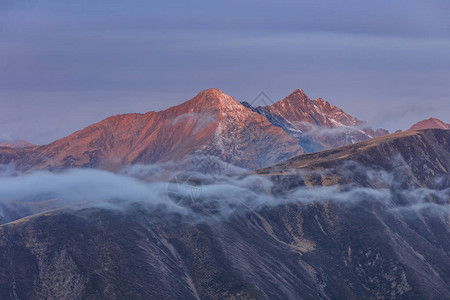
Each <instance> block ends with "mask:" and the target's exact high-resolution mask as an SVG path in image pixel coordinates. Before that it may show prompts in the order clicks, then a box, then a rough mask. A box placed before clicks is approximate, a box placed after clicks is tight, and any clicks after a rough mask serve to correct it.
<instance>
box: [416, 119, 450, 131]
mask: <svg viewBox="0 0 450 300" xmlns="http://www.w3.org/2000/svg"><path fill="white" fill-rule="evenodd" d="M433 128H436V129H450V124H447V123H444V122H442V121H441V120H439V119H436V118H429V119H426V120H422V121H420V122H417V123H416V124H414V125H413V126H411V127H410V128H409V130H418V129H433Z"/></svg>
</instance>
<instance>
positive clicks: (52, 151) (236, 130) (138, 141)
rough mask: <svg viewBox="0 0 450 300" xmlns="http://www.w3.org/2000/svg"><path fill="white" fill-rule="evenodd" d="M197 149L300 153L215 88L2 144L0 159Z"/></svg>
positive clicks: (250, 162) (89, 160)
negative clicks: (23, 142)
mask: <svg viewBox="0 0 450 300" xmlns="http://www.w3.org/2000/svg"><path fill="white" fill-rule="evenodd" d="M193 152H200V153H201V154H205V155H215V156H218V157H220V158H222V159H224V160H226V161H229V162H231V163H233V164H236V165H239V166H243V167H248V168H258V167H262V166H267V165H270V164H273V163H275V162H277V161H280V160H283V159H286V158H288V157H292V156H293V155H295V154H298V153H302V152H303V150H302V148H301V147H300V146H299V145H298V143H297V141H296V140H295V139H294V138H292V137H291V136H290V135H289V134H288V133H286V132H284V131H283V130H282V129H281V128H278V127H275V126H273V125H272V124H271V123H270V122H269V121H268V120H267V119H266V118H264V117H263V116H261V115H259V114H257V113H254V112H253V111H251V110H249V109H247V108H245V107H244V106H242V105H241V104H240V103H239V102H237V101H236V100H235V99H233V98H232V97H230V96H228V95H226V94H224V93H223V92H222V91H220V90H218V89H210V90H205V91H203V92H201V93H199V94H198V95H197V96H196V97H194V98H193V99H191V100H189V101H187V102H185V103H183V104H181V105H178V106H174V107H171V108H169V109H167V110H164V111H160V112H153V111H152V112H148V113H146V114H125V115H117V116H113V117H110V118H107V119H105V120H103V121H101V122H99V123H97V124H94V125H91V126H89V127H87V128H85V129H83V130H80V131H77V132H75V133H74V134H72V135H70V136H68V137H65V138H62V139H60V140H57V141H55V142H53V143H51V144H48V145H44V146H35V147H28V148H24V149H17V150H12V149H5V148H0V163H3V164H5V163H11V162H13V163H14V164H15V165H16V166H18V167H19V168H22V169H30V168H44V169H59V168H72V167H95V168H103V169H109V170H117V169H119V168H121V167H124V166H127V165H130V164H135V163H157V162H165V161H171V160H173V161H176V160H181V159H184V158H186V157H187V156H189V155H192V154H193Z"/></svg>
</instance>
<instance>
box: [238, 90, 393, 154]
mask: <svg viewBox="0 0 450 300" xmlns="http://www.w3.org/2000/svg"><path fill="white" fill-rule="evenodd" d="M243 104H244V105H245V106H247V107H249V108H251V109H252V110H253V111H255V112H258V113H260V114H262V115H264V116H265V117H266V118H267V119H268V120H269V121H271V122H272V124H274V125H276V126H279V127H281V128H283V129H284V130H285V131H286V132H288V133H290V134H291V135H292V136H294V137H295V138H296V139H297V140H298V142H299V144H300V145H301V146H302V147H303V148H304V150H305V151H306V152H315V151H320V150H324V149H330V148H335V147H339V146H344V145H348V144H352V143H356V142H360V141H364V140H367V139H370V138H373V137H377V136H381V135H385V134H388V133H389V132H388V131H387V130H385V129H377V130H373V129H372V128H370V127H369V126H368V124H367V123H366V122H364V121H361V120H358V119H357V118H355V117H352V116H351V115H349V114H347V113H345V112H344V111H343V110H342V109H340V108H339V107H337V106H334V105H331V104H330V103H329V102H327V101H324V100H323V99H322V98H318V99H315V100H311V99H310V98H309V97H308V96H307V95H306V94H305V92H304V91H303V90H301V89H297V90H295V91H294V92H292V93H291V94H290V95H289V96H287V97H286V98H284V99H282V100H280V101H278V102H276V103H274V104H271V105H266V106H263V107H261V106H259V107H253V106H252V105H250V104H249V103H247V102H244V103H243Z"/></svg>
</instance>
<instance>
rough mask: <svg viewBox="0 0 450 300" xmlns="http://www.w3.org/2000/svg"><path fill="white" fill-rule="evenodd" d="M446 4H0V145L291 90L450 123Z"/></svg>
mask: <svg viewBox="0 0 450 300" xmlns="http://www.w3.org/2000/svg"><path fill="white" fill-rule="evenodd" d="M449 11H450V2H448V1H417V0H408V1H403V0H399V1H371V2H368V1H356V0H351V1H345V2H341V1H266V0H259V1H234V0H229V1H144V0H141V1H136V0H129V1H106V0H96V1H86V0H79V1H68V0H33V1H31V0H29V1H26V0H25V1H10V0H5V1H0V140H9V139H25V140H28V141H30V142H33V143H38V144H42V143H48V142H50V141H52V140H54V139H57V138H61V137H63V136H65V135H68V134H70V133H71V132H73V131H76V130H78V129H81V128H83V127H85V126H87V125H89V124H91V123H94V122H98V121H100V120H102V119H104V118H106V117H108V116H110V115H114V114H118V113H127V112H147V111H150V110H161V109H165V108H167V107H169V106H172V105H176V104H179V103H181V102H183V101H185V100H188V99H190V98H192V97H193V96H195V95H196V94H197V93H198V92H199V91H201V90H203V89H207V88H211V87H215V88H219V89H221V90H223V91H224V92H225V93H227V94H229V95H231V96H233V97H235V98H236V99H237V100H239V101H251V100H252V99H253V98H254V97H255V96H256V95H257V94H258V93H259V92H260V91H264V92H266V93H267V94H268V95H269V96H270V97H272V98H273V99H274V100H280V99H281V98H283V97H285V96H286V95H288V94H289V93H290V92H292V91H293V90H295V89H296V88H302V89H303V90H304V91H305V92H306V93H307V94H308V95H309V96H310V97H311V98H317V97H322V98H324V99H325V100H328V101H330V102H331V103H332V104H335V105H337V106H340V107H341V108H343V109H344V110H345V111H347V112H349V113H351V114H352V115H354V116H356V117H358V118H360V119H362V120H367V121H369V122H370V123H371V124H372V125H373V126H374V127H384V128H387V129H389V130H390V131H393V130H396V129H406V128H408V127H409V126H410V125H412V124H413V123H415V122H416V121H419V120H421V119H425V118H428V117H431V116H433V117H437V118H440V119H442V120H443V121H446V122H450V96H449V95H450V18H448V12H449Z"/></svg>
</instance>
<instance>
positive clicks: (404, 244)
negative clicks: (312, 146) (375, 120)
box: [0, 129, 450, 299]
mask: <svg viewBox="0 0 450 300" xmlns="http://www.w3.org/2000/svg"><path fill="white" fill-rule="evenodd" d="M449 145H450V131H448V130H437V129H435V130H424V131H408V132H403V133H399V134H393V135H388V136H385V137H380V138H377V139H373V140H370V141H365V142H361V143H357V144H354V145H350V146H345V147H342V148H338V149H333V150H328V151H323V152H318V153H313V154H305V155H301V156H298V157H295V158H292V159H290V160H288V161H286V162H283V163H280V164H278V165H276V166H274V167H270V168H266V169H262V170H259V171H258V173H259V174H261V175H262V176H263V178H271V180H272V181H273V182H274V186H273V188H272V189H271V192H270V193H271V194H273V195H276V196H277V197H278V196H281V195H291V196H292V197H294V201H291V202H283V203H279V204H278V205H275V204H270V203H266V205H265V206H261V207H259V208H258V209H256V210H252V211H245V210H242V212H241V213H237V214H234V215H232V216H230V217H228V218H225V219H216V218H212V219H210V220H209V221H206V222H195V221H192V220H191V221H190V220H189V219H187V220H186V219H183V218H180V217H177V216H176V215H172V216H171V217H169V215H167V213H164V212H163V211H154V210H151V209H150V208H148V207H146V206H145V205H144V204H139V205H138V204H136V205H135V206H132V207H129V208H128V209H126V210H123V211H118V210H107V209H101V208H91V209H87V208H86V209H83V210H80V211H71V210H54V211H49V212H46V213H42V214H40V215H34V216H29V217H26V218H23V219H20V220H17V221H14V222H11V223H8V224H4V225H2V226H0V298H1V299H445V298H446V297H448V295H449V292H450V290H449V286H450V272H449V270H450V257H449V253H450V238H449V237H450V235H449V234H450V233H449V221H450V220H449V214H448V205H449V202H448V201H449V200H448V197H447V199H445V198H442V197H438V195H439V194H440V193H443V194H444V195H448V188H449V187H450V184H449V180H450V179H449V170H450V147H449ZM326 187H328V188H329V187H336V188H337V189H336V191H335V192H334V193H333V194H326V195H325V199H320V197H319V195H320V194H314V195H315V196H314V198H313V199H307V200H308V201H306V200H305V201H300V200H298V201H296V199H295V198H296V197H297V198H301V197H306V198H307V196H302V195H309V194H308V193H309V192H311V191H323V189H324V188H326ZM380 191H384V192H383V193H382V194H381V195H389V197H387V196H386V197H385V198H384V197H378V196H376V195H379V194H378V193H380ZM414 191H417V192H418V193H421V195H422V196H423V197H421V199H422V198H423V199H422V200H421V201H423V202H418V200H417V199H416V196H415V194H414V193H412V192H414ZM311 195H313V194H311ZM333 195H334V196H336V197H337V198H336V199H337V200H331V198H332V197H334V196H333ZM316 197H317V198H316ZM328 197H329V198H330V199H328ZM274 199H275V198H274ZM327 199H328V200H327ZM418 203H419V204H422V205H423V206H425V205H434V206H438V207H439V209H436V210H433V209H427V208H420V207H419V208H418V207H416V206H415V205H416V204H418Z"/></svg>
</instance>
